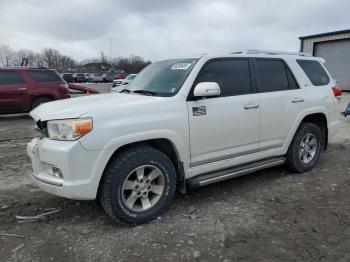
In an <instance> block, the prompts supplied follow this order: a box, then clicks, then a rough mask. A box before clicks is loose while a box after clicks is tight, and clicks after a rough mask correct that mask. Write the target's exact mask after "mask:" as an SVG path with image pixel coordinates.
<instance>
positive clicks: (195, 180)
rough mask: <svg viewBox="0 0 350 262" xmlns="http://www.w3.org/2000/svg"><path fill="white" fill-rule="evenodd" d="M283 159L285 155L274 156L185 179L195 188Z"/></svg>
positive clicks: (284, 159) (271, 165) (263, 167)
mask: <svg viewBox="0 0 350 262" xmlns="http://www.w3.org/2000/svg"><path fill="white" fill-rule="evenodd" d="M285 161H286V158H285V157H274V158H269V159H265V160H260V161H257V162H253V163H249V164H244V165H241V166H236V167H233V168H228V169H224V170H220V171H215V172H212V173H208V174H204V175H199V176H195V177H192V178H190V179H188V180H187V188H189V189H195V188H198V187H201V186H206V185H209V184H213V183H216V182H220V181H224V180H227V179H231V178H234V177H238V176H243V175H246V174H249V173H253V172H255V171H258V170H261V169H265V168H269V167H273V166H279V165H282V164H283V163H284V162H285Z"/></svg>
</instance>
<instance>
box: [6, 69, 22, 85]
mask: <svg viewBox="0 0 350 262" xmlns="http://www.w3.org/2000/svg"><path fill="white" fill-rule="evenodd" d="M25 83H26V81H25V80H24V79H23V77H22V76H21V74H20V72H18V71H0V85H16V84H25Z"/></svg>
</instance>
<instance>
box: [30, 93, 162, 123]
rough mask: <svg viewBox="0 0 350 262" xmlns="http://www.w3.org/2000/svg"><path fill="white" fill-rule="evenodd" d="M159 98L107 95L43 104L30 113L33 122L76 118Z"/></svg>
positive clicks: (158, 98)
mask: <svg viewBox="0 0 350 262" xmlns="http://www.w3.org/2000/svg"><path fill="white" fill-rule="evenodd" d="M160 99H162V98H161V97H153V96H145V95H139V94H125V93H122V94H121V93H109V94H99V95H90V96H84V97H76V98H69V99H63V100H58V101H53V102H49V103H45V104H42V105H40V106H39V107H37V108H35V109H34V110H33V111H31V112H30V116H31V117H32V118H34V120H35V121H38V120H41V121H46V120H53V119H65V118H78V117H80V116H82V115H84V114H87V113H89V112H94V111H96V110H107V109H112V110H113V109H116V108H117V107H130V108H133V107H134V106H136V105H142V104H148V103H153V102H155V101H157V100H160Z"/></svg>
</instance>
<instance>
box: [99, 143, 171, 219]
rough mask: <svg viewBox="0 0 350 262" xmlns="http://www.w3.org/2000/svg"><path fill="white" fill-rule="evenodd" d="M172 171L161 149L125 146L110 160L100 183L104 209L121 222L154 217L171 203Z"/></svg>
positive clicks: (168, 160) (169, 161) (169, 162)
mask: <svg viewBox="0 0 350 262" xmlns="http://www.w3.org/2000/svg"><path fill="white" fill-rule="evenodd" d="M175 189H176V171H175V168H174V166H173V164H172V162H171V160H170V159H169V158H168V157H167V156H166V155H165V154H164V153H163V152H161V151H159V150H157V149H155V148H152V147H147V146H139V147H133V148H129V149H126V150H125V151H123V152H122V153H121V154H119V155H117V156H116V157H115V158H114V159H112V160H111V162H110V163H109V165H108V166H107V168H106V170H105V173H104V176H103V179H102V181H101V185H100V201H101V204H102V207H103V209H104V210H105V212H106V213H107V214H108V215H109V216H110V217H111V218H112V219H114V220H116V221H118V222H120V223H124V224H141V223H145V222H148V221H150V220H153V219H155V218H157V217H158V216H159V215H160V214H161V213H162V212H163V211H164V210H165V209H166V208H167V207H168V206H169V204H170V203H171V200H172V199H173V197H174V194H175Z"/></svg>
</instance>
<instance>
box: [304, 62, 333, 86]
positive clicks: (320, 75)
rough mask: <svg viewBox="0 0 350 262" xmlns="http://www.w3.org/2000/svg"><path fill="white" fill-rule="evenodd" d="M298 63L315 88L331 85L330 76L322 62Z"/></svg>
mask: <svg viewBox="0 0 350 262" xmlns="http://www.w3.org/2000/svg"><path fill="white" fill-rule="evenodd" d="M297 63H298V64H299V65H300V67H301V68H302V69H303V70H304V72H305V74H306V75H307V77H308V78H309V79H310V81H311V83H312V84H313V85H314V86H324V85H328V84H329V81H330V79H329V76H328V74H327V72H326V71H325V70H324V68H323V67H322V66H321V64H320V62H318V61H315V60H300V59H298V60H297Z"/></svg>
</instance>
